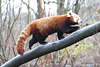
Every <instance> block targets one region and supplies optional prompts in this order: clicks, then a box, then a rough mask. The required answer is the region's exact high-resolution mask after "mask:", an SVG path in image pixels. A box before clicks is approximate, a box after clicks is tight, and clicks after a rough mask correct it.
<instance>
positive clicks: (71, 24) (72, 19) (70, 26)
mask: <svg viewBox="0 0 100 67" xmlns="http://www.w3.org/2000/svg"><path fill="white" fill-rule="evenodd" d="M66 16H67V20H66V23H65V24H64V25H65V26H67V29H66V33H67V34H69V33H72V32H74V31H76V30H78V29H79V28H80V26H79V23H80V17H79V16H78V15H77V14H75V13H73V12H68V14H67V15H66Z"/></svg>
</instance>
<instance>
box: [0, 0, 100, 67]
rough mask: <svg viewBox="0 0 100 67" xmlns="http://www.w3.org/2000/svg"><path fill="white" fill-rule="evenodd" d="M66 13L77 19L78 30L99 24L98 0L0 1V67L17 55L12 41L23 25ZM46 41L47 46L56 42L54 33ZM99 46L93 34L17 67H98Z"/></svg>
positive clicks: (98, 41) (98, 35)
mask: <svg viewBox="0 0 100 67" xmlns="http://www.w3.org/2000/svg"><path fill="white" fill-rule="evenodd" d="M70 10H71V11H73V12H75V13H77V14H78V15H79V16H80V17H81V19H82V23H80V25H81V28H82V27H85V26H87V25H90V24H93V23H94V22H96V21H100V1H99V0H96V1H93V0H0V65H1V64H3V63H5V62H6V61H8V60H9V59H11V58H13V57H15V56H16V55H18V54H17V52H16V40H17V38H18V35H19V34H20V32H21V30H22V29H23V28H24V27H25V26H26V25H27V24H29V23H31V22H32V21H34V20H35V19H39V18H42V17H47V16H55V15H61V14H66V13H67V12H68V11H70ZM65 36H66V34H65ZM67 36H68V35H67ZM30 38H31V37H30ZM30 38H29V39H28V41H29V40H30ZM46 40H47V41H49V42H54V41H56V40H58V38H57V37H56V33H55V34H53V35H50V36H49V37H48V38H47V39H46ZM28 41H27V45H26V49H27V50H29V48H28ZM99 43H100V34H96V35H94V36H92V37H89V38H86V39H84V40H82V41H80V42H79V43H76V44H74V45H72V46H70V47H68V48H65V49H63V50H60V51H56V52H53V53H50V54H48V55H45V56H42V57H40V58H38V59H35V60H32V61H30V62H29V63H26V64H23V65H21V66H20V67H25V66H26V67H33V66H34V67H35V66H40V67H46V66H47V67H50V66H51V67H57V66H59V67H66V66H68V67H73V66H75V67H77V66H82V67H86V66H87V67H89V66H90V67H91V66H92V67H93V66H94V67H96V66H100V64H99V63H100V59H99V58H100V50H99V49H100V45H99ZM38 45H39V44H38V43H37V44H35V45H34V46H33V48H34V47H36V46H38Z"/></svg>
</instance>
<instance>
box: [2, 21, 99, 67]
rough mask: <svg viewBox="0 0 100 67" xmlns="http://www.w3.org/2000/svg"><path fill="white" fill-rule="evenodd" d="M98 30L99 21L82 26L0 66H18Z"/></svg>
mask: <svg viewBox="0 0 100 67" xmlns="http://www.w3.org/2000/svg"><path fill="white" fill-rule="evenodd" d="M98 32H100V21H99V22H97V23H95V24H92V25H90V26H87V27H84V28H82V29H80V30H78V31H76V32H74V33H72V34H71V35H69V36H68V37H65V38H64V39H62V40H58V41H56V42H53V43H48V44H46V45H40V46H38V47H36V48H34V49H32V50H30V51H27V52H25V53H24V55H18V56H16V57H14V58H12V59H11V60H9V61H8V62H6V63H5V64H3V65H2V66H1V67H18V66H19V65H21V64H24V63H26V62H28V61H31V60H33V59H35V58H38V57H41V56H43V55H45V54H48V53H51V52H54V51H57V50H60V49H63V48H65V47H68V46H70V45H72V44H74V43H76V42H78V41H80V40H82V39H84V38H86V37H89V36H92V35H94V34H96V33H98Z"/></svg>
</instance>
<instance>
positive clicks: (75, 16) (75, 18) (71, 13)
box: [68, 11, 81, 23]
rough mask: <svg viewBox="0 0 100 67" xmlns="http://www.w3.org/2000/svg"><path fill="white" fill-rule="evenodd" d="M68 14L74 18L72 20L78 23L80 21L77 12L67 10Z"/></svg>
mask: <svg viewBox="0 0 100 67" xmlns="http://www.w3.org/2000/svg"><path fill="white" fill-rule="evenodd" d="M69 15H70V16H72V17H73V18H74V22H78V23H79V22H81V19H80V17H79V16H78V15H77V14H75V13H73V12H72V11H70V12H68V16H69Z"/></svg>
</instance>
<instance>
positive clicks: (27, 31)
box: [16, 25, 31, 55]
mask: <svg viewBox="0 0 100 67" xmlns="http://www.w3.org/2000/svg"><path fill="white" fill-rule="evenodd" d="M30 31H31V26H30V25H28V26H27V27H25V28H24V30H23V31H22V32H21V33H20V35H19V38H18V40H17V42H16V49H17V52H18V53H19V54H20V55H23V53H24V52H25V48H24V47H25V42H26V40H27V38H28V37H29V36H30Z"/></svg>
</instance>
